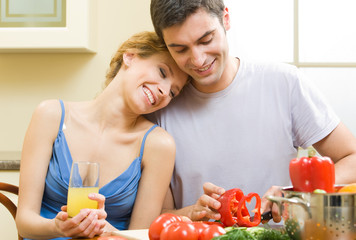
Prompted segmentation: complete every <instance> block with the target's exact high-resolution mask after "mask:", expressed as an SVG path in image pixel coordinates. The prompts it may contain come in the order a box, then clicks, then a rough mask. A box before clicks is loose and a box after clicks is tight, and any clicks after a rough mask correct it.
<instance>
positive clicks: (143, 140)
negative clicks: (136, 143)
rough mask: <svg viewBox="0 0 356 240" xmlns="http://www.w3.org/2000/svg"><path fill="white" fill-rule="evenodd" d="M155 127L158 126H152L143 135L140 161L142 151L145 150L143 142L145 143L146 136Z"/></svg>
mask: <svg viewBox="0 0 356 240" xmlns="http://www.w3.org/2000/svg"><path fill="white" fill-rule="evenodd" d="M157 126H158V125H157V124H155V125H153V126H152V127H151V128H150V129H149V130H148V131H147V132H146V133H145V136H144V137H143V139H142V143H141V150H140V159H142V155H143V150H144V149H145V142H146V138H147V135H148V134H149V133H150V132H151V131H152V130H153V129H155V128H156V127H157Z"/></svg>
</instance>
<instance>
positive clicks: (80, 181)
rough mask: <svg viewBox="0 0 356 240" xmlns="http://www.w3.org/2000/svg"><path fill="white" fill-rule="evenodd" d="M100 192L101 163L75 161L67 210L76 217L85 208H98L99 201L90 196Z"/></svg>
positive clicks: (71, 215)
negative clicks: (89, 196)
mask: <svg viewBox="0 0 356 240" xmlns="http://www.w3.org/2000/svg"><path fill="white" fill-rule="evenodd" d="M98 192H99V163H95V162H73V164H72V169H71V173H70V179H69V189H68V200H67V212H68V215H69V217H74V216H75V215H77V214H78V213H79V212H80V210H81V209H83V208H92V209H97V208H98V202H97V201H94V200H91V199H89V198H88V195H89V193H98Z"/></svg>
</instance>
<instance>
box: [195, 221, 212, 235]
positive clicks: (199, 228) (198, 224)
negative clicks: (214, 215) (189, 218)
mask: <svg viewBox="0 0 356 240" xmlns="http://www.w3.org/2000/svg"><path fill="white" fill-rule="evenodd" d="M193 226H194V227H195V230H196V231H197V232H198V234H201V233H202V232H203V231H204V230H205V229H207V228H208V227H209V225H208V224H207V223H205V222H193Z"/></svg>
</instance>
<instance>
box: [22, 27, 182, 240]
mask: <svg viewBox="0 0 356 240" xmlns="http://www.w3.org/2000/svg"><path fill="white" fill-rule="evenodd" d="M187 79H188V75H187V74H185V73H183V72H182V71H181V70H180V69H179V68H178V66H177V65H176V64H175V62H174V60H173V59H172V58H171V56H170V55H169V53H168V50H167V49H166V47H165V45H164V44H163V43H162V42H161V41H160V40H159V38H158V37H157V36H156V34H155V33H152V32H143V33H139V34H136V35H134V36H133V37H131V38H130V39H128V40H127V41H126V42H124V43H123V44H122V46H121V47H120V48H119V50H118V51H117V52H116V54H115V56H114V57H113V59H112V60H111V63H110V70H109V72H108V74H107V80H106V85H107V86H106V87H105V89H104V90H103V92H102V93H101V94H100V95H99V96H98V97H97V98H95V99H94V100H92V101H87V102H62V101H61V100H60V101H58V100H47V101H44V102H42V103H41V104H40V105H39V106H38V107H37V109H36V110H35V112H34V114H33V117H32V120H31V123H30V125H29V128H28V130H27V133H26V136H25V140H24V145H23V150H22V158H21V169H20V191H19V202H18V212H17V216H16V222H17V227H18V231H19V233H20V235H21V236H23V237H26V238H35V239H49V238H57V237H89V238H91V237H93V236H94V235H100V234H102V233H103V232H104V231H112V230H115V229H127V228H129V229H138V228H148V227H149V225H150V223H151V222H152V221H153V220H154V219H155V218H156V217H157V216H158V215H159V214H160V213H161V209H162V204H163V200H164V197H165V194H166V192H167V189H168V186H169V182H170V179H171V175H172V171H173V166H174V158H175V143H174V140H173V138H172V137H171V136H170V135H169V134H168V133H167V132H166V131H165V130H163V129H161V128H160V127H156V125H154V124H153V123H151V122H150V121H148V120H146V119H145V118H144V117H143V116H142V115H143V114H147V113H151V112H153V111H156V110H158V109H161V108H163V107H165V106H167V104H168V103H169V102H170V101H171V99H172V98H173V97H174V96H176V95H178V94H179V92H180V90H181V89H182V88H183V86H184V85H185V83H186V82H187ZM58 129H59V130H58ZM73 161H91V162H99V163H100V182H99V188H100V190H99V194H89V198H90V199H92V200H96V201H98V206H99V207H98V209H96V210H93V209H84V210H81V212H80V213H79V214H78V215H76V216H75V217H73V218H68V214H67V212H66V206H65V205H66V201H67V190H68V182H69V173H70V168H71V164H72V162H73ZM138 183H139V184H138ZM136 193H137V194H136ZM104 203H105V204H104ZM104 205H105V209H104Z"/></svg>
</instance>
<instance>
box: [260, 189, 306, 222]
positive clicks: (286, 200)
mask: <svg viewBox="0 0 356 240" xmlns="http://www.w3.org/2000/svg"><path fill="white" fill-rule="evenodd" d="M266 198H267V199H268V200H270V201H271V202H273V203H276V204H277V205H278V208H279V214H282V208H283V205H282V203H290V204H297V205H299V206H302V207H303V208H304V210H305V211H306V212H307V213H308V215H309V218H311V217H312V215H311V212H310V203H308V202H305V201H303V200H302V199H300V198H297V197H294V198H285V197H278V196H272V195H270V196H266Z"/></svg>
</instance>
